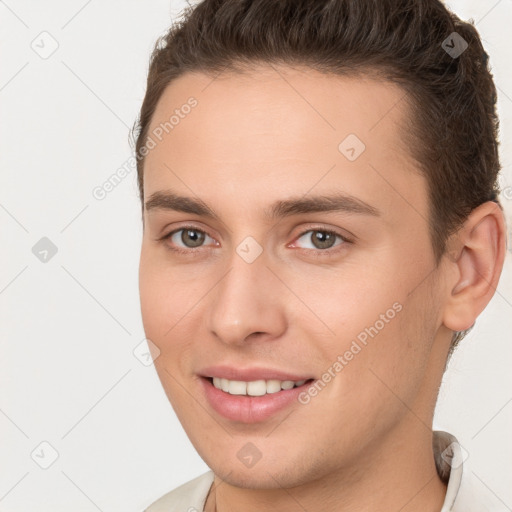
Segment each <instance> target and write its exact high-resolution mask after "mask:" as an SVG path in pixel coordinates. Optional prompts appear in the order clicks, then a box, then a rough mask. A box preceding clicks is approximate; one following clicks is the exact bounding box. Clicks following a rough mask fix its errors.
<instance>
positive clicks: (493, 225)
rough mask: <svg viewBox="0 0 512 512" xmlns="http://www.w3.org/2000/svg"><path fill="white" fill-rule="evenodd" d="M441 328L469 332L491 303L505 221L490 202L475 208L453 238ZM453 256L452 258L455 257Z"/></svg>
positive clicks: (500, 265) (502, 249)
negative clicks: (442, 325)
mask: <svg viewBox="0 0 512 512" xmlns="http://www.w3.org/2000/svg"><path fill="white" fill-rule="evenodd" d="M453 237H454V238H453V239H452V241H451V242H452V244H453V245H452V247H456V248H457V249H455V251H454V252H452V253H451V254H452V257H451V258H450V257H449V260H450V261H449V262H448V265H449V266H450V267H451V270H453V272H449V275H450V279H449V281H448V283H447V284H448V287H449V288H448V291H449V293H450V295H449V296H448V297H447V301H446V304H445V308H444V312H443V324H444V325H445V326H446V327H448V329H451V330H452V331H464V330H466V329H469V328H470V327H471V326H472V325H473V324H474V323H475V321H476V318H477V316H478V315H479V314H480V313H481V312H482V311H483V310H484V308H485V307H486V306H487V304H488V303H489V301H490V300H491V298H492V296H493V295H494V292H495V291H496V286H497V285H498V281H499V278H500V274H501V270H502V268H503V261H504V259H505V251H506V228H505V219H504V216H503V212H502V210H501V208H500V206H499V205H498V204H496V203H494V202H492V201H488V202H486V203H483V204H481V205H480V206H478V207H477V208H475V209H474V210H473V211H472V212H471V214H470V215H469V217H468V218H467V219H466V221H465V222H464V225H463V226H462V227H461V229H460V230H459V231H457V233H455V234H454V235H453ZM454 254H455V255H454Z"/></svg>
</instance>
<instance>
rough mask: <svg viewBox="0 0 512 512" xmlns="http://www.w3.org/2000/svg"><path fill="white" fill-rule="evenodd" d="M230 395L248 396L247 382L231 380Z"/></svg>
mask: <svg viewBox="0 0 512 512" xmlns="http://www.w3.org/2000/svg"><path fill="white" fill-rule="evenodd" d="M228 382H229V388H228V393H229V394H230V395H246V394H247V382H244V381H242V380H230V381H228Z"/></svg>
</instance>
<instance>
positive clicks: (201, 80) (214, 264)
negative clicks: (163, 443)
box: [140, 67, 448, 487]
mask: <svg viewBox="0 0 512 512" xmlns="http://www.w3.org/2000/svg"><path fill="white" fill-rule="evenodd" d="M191 96H193V97H194V98H195V99H196V100H197V104H196V105H195V106H194V107H193V108H186V107H185V108H182V106H183V105H186V104H187V100H188V99H189V98H190V97H191ZM176 109H178V110H179V115H178V114H177V113H176V112H175V110H176ZM172 115H175V116H176V117H175V118H174V121H173V128H172V129H169V124H167V132H168V133H165V130H163V136H162V129H161V128H160V130H158V127H159V126H160V125H161V123H165V122H168V121H169V118H170V117H171V116H172ZM405 115H406V110H405V98H404V93H403V91H402V90H401V89H399V88H397V87H396V86H393V85H391V84H389V83H386V82H379V81H374V80H370V79H368V78H367V79H362V78H357V79H356V78H347V77H343V78H342V77H334V76H326V75H321V74H319V73H317V72H313V71H311V70H302V71H300V70H292V69H290V68H286V67H281V68H276V69H272V68H270V67H268V68H261V69H258V70H255V72H254V73H253V74H251V75H250V76H249V75H248V76H241V75H235V74H225V75H222V76H219V77H217V78H216V79H212V78H211V77H207V76H206V75H202V74H187V75H184V76H182V77H181V78H179V79H178V80H176V81H175V82H173V83H172V84H171V85H170V86H168V88H167V89H166V91H165V93H164V95H163V97H162V98H161V100H160V102H159V104H158V107H157V110H156V112H155V115H154V117H153V119H152V123H151V127H150V131H149V134H150V135H151V133H152V132H153V131H154V130H155V129H157V131H156V132H155V133H156V134H158V137H155V136H153V139H154V140H155V142H156V146H155V147H154V148H153V149H152V150H151V151H150V153H149V154H148V156H147V157H146V162H145V170H144V201H145V202H146V203H147V202H148V201H151V203H147V204H148V206H149V208H146V209H145V212H144V224H145V228H144V238H143V243H142V253H141V262H140V294H141V306H142V316H143V322H144V328H145V331H146V335H147V337H148V338H149V339H150V340H151V341H152V343H154V344H155V345H156V346H157V347H158V349H159V351H160V355H159V356H158V357H157V358H156V360H155V366H156V369H157V371H158V375H159V377H160V379H161V382H162V384H163V387H164V389H165V391H166V393H167V396H168V397H169V400H170V401H171V403H172V405H173V407H174V409H175V411H176V414H177V415H178V417H179V419H180V421H181V423H182V424H183V427H184V428H185V430H186V432H187V434H188V436H189V438H190V439H191V441H192V443H193V444H194V446H195V447H196V449H197V451H198V452H199V454H200V455H201V456H202V458H203V459H204V460H205V461H206V463H207V464H208V465H209V466H210V467H211V468H212V469H213V470H214V472H215V473H216V474H217V475H220V476H221V477H223V478H225V479H226V480H228V481H230V482H232V483H234V484H236V485H241V486H253V487H259V486H261V487H277V486H278V485H279V486H292V485H298V484H300V483H305V482H308V481H312V480H315V479H317V478H321V477H322V476H324V475H327V474H330V473H332V472H333V471H344V470H345V469H347V470H348V468H351V469H350V470H351V471H354V469H355V468H364V467H365V466H366V465H368V466H371V464H372V462H373V461H375V459H376V458H378V457H384V456H385V454H386V450H387V449H388V448H389V447H390V446H391V445H392V444H393V443H392V441H391V440H392V439H394V436H395V438H396V437H397V436H398V433H400V436H402V437H403V436H404V435H405V436H407V435H412V436H424V435H427V434H426V432H427V431H428V425H429V421H430V414H431V412H432V408H433V405H434V401H435V392H436V389H437V386H438V384H439V382H438V380H439V378H440V375H441V372H442V369H441V366H442V363H443V362H442V361H441V359H442V358H440V357H439V353H440V352H439V350H438V349H436V347H437V346H438V345H439V342H438V340H439V338H440V337H444V338H446V335H447V334H448V332H447V331H446V330H445V331H443V327H442V326H441V320H440V318H441V307H442V296H441V291H440V290H441V285H440V284H439V283H440V282H442V279H440V272H441V269H442V265H441V267H440V268H438V269H437V270H434V269H435V262H434V257H433V251H432V247H431V241H430V238H429V230H428V223H427V219H428V198H427V186H426V181H425V179H424V178H423V177H422V176H421V175H420V174H419V173H418V171H417V166H416V164H415V163H414V162H413V161H412V159H411V158H410V157H409V156H408V153H407V149H406V148H404V147H403V146H404V145H403V144H402V143H401V137H400V131H399V130H400V126H403V122H404V119H405ZM177 120H178V121H177ZM159 138H160V139H161V140H158V139H159ZM363 144H364V146H363ZM171 192H172V193H173V194H175V195H177V196H185V197H188V198H190V200H193V201H200V202H202V203H204V204H205V205H207V206H208V208H209V209H210V210H211V211H212V212H213V213H214V215H215V216H213V217H212V216H208V215H206V214H205V213H204V212H195V213H194V211H193V210H192V209H189V210H188V211H176V210H174V209H172V208H169V206H172V205H174V206H176V205H177V204H178V202H177V201H166V200H165V198H163V197H162V196H164V195H165V194H169V193H171ZM331 196H332V197H334V196H337V197H336V199H335V200H333V201H331V202H330V203H329V201H323V202H321V201H320V200H319V199H318V198H320V197H331ZM315 198H317V199H315ZM290 201H298V202H301V203H303V204H302V207H298V206H295V207H289V208H287V207H286V206H290V205H289V203H288V202H290ZM181 204H182V205H183V203H181ZM188 204H189V206H190V203H188ZM320 204H322V205H323V206H325V204H330V205H331V206H333V205H334V204H337V205H338V208H337V209H331V210H326V211H311V206H314V205H316V206H318V205H320ZM276 205H277V206H279V205H280V206H281V207H280V208H279V207H277V208H276V207H275V206H276ZM308 206H309V210H308V208H307V207H308ZM272 213H274V214H275V215H271V214H272ZM180 230H181V231H180ZM165 235H170V236H169V237H167V238H162V237H164V236H165ZM441 334H442V336H441ZM433 354H434V355H433ZM213 377H216V379H215V384H216V385H217V386H219V385H220V386H223V387H224V389H225V390H228V391H223V390H219V389H217V388H216V387H215V386H214V383H213V379H212V378H213ZM221 378H224V379H227V380H223V381H222V380H220V379H221ZM289 380H291V381H293V382H294V383H297V382H298V384H299V386H298V387H297V386H296V387H294V388H292V389H286V388H289V387H290V383H286V382H285V383H284V384H283V381H289ZM232 381H236V382H232ZM276 381H277V382H276ZM301 381H306V382H305V383H303V384H302V383H301ZM246 382H251V384H249V385H248V386H247V384H246ZM255 382H256V383H255ZM246 388H248V389H249V392H250V393H251V394H257V395H258V394H261V393H265V394H263V395H261V396H246V395H244V394H241V395H240V394H233V393H244V392H247V391H246ZM281 388H285V389H282V390H281V391H277V390H278V389H281ZM244 390H245V391H244ZM386 447H388V448H386Z"/></svg>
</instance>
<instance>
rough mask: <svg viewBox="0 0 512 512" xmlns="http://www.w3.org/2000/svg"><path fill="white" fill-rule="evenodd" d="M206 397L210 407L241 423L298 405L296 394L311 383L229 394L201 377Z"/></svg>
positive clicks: (265, 418)
mask: <svg viewBox="0 0 512 512" xmlns="http://www.w3.org/2000/svg"><path fill="white" fill-rule="evenodd" d="M201 382H202V385H203V389H204V392H205V394H206V399H207V400H208V402H209V404H210V405H211V407H212V408H213V409H214V410H215V411H216V412H217V413H218V414H220V415H221V416H223V417H224V418H226V419H228V420H231V421H239V422H242V423H257V422H261V421H265V420H267V419H268V418H270V417H272V416H273V415H274V414H277V413H278V412H279V411H282V410H284V409H286V408H290V407H291V406H292V405H293V404H296V405H300V403H299V401H298V396H299V395H300V393H302V392H303V391H304V390H305V389H306V388H308V387H309V386H310V385H311V382H312V381H311V380H309V381H307V382H305V383H304V384H303V385H302V386H298V387H295V388H292V389H282V390H281V391H278V392H277V393H267V394H266V395H263V396H248V395H230V394H229V393H226V392H225V391H222V390H221V389H217V388H216V387H215V386H214V385H213V383H212V382H211V380H210V379H207V378H205V377H202V378H201Z"/></svg>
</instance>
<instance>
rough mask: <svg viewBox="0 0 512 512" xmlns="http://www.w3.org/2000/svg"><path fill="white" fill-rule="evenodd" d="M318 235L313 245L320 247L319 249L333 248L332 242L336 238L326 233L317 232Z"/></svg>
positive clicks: (315, 236)
mask: <svg viewBox="0 0 512 512" xmlns="http://www.w3.org/2000/svg"><path fill="white" fill-rule="evenodd" d="M315 233H316V234H315V235H314V238H313V245H315V246H316V247H318V248H319V249H326V248H329V247H332V242H333V240H334V237H333V235H332V234H331V233H327V232H325V231H316V232H315Z"/></svg>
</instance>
